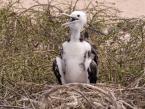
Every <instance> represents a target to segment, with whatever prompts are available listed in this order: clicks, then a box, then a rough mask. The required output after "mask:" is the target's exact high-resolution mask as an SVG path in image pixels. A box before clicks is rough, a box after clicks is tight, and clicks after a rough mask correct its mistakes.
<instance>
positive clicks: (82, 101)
mask: <svg viewBox="0 0 145 109" xmlns="http://www.w3.org/2000/svg"><path fill="white" fill-rule="evenodd" d="M9 90H11V92H12V93H13V94H12V93H11V94H10V93H9V94H10V95H11V96H10V97H5V100H4V99H3V100H1V102H0V108H1V109H144V108H145V87H134V88H131V87H130V88H125V87H121V86H119V85H112V84H105V83H98V84H96V85H89V84H78V83H73V84H66V85H38V84H37V85H36V84H27V85H26V84H21V85H20V84H19V85H18V84H17V86H16V87H15V89H13V90H12V89H9ZM12 105H13V106H12ZM14 105H15V106H14Z"/></svg>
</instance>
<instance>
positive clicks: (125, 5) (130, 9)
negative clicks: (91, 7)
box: [0, 0, 145, 17]
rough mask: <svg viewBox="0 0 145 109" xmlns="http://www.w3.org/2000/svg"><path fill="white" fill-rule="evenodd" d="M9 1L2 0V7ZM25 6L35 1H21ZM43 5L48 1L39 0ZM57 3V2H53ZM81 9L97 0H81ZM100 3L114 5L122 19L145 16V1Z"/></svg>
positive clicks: (0, 2) (130, 0) (108, 0)
mask: <svg viewBox="0 0 145 109" xmlns="http://www.w3.org/2000/svg"><path fill="white" fill-rule="evenodd" d="M7 1H9V0H0V5H2V4H3V3H4V2H7ZM21 1H22V3H23V6H24V7H26V8H28V7H30V6H32V5H33V4H34V1H33V0H21ZM39 1H40V2H41V3H47V2H48V0H39ZM53 1H56V0H53ZM57 1H58V2H60V3H61V2H65V3H67V2H71V1H73V2H74V1H76V0H57ZM79 1H80V2H79V7H81V8H82V7H84V6H85V5H86V4H87V2H89V1H95V0H79ZM98 1H100V2H105V3H106V4H107V3H110V2H111V3H113V5H112V6H114V7H116V8H118V9H119V10H121V11H122V12H121V13H120V14H119V15H120V16H122V17H141V16H145V0H98Z"/></svg>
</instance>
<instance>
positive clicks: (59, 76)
mask: <svg viewBox="0 0 145 109" xmlns="http://www.w3.org/2000/svg"><path fill="white" fill-rule="evenodd" d="M53 72H54V74H55V77H56V78H57V80H58V83H59V84H62V81H61V75H60V73H59V69H58V65H57V62H56V59H55V60H54V62H53Z"/></svg>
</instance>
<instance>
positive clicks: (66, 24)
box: [62, 13, 78, 27]
mask: <svg viewBox="0 0 145 109" xmlns="http://www.w3.org/2000/svg"><path fill="white" fill-rule="evenodd" d="M62 15H65V16H67V17H69V18H70V19H72V20H70V21H68V22H66V23H64V24H62V26H65V27H68V26H69V25H70V24H71V23H72V22H75V21H77V20H78V18H76V17H72V16H70V15H69V14H66V13H62Z"/></svg>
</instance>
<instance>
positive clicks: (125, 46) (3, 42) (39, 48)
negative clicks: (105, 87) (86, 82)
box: [0, 2, 145, 85]
mask: <svg viewBox="0 0 145 109" xmlns="http://www.w3.org/2000/svg"><path fill="white" fill-rule="evenodd" d="M15 4H19V2H18V3H17V2H14V3H13V2H11V3H9V4H7V5H5V6H3V7H1V8H0V72H1V73H0V84H3V85H14V84H15V83H18V82H34V83H48V84H51V83H56V80H55V77H54V74H53V72H52V68H51V67H52V61H53V60H54V58H55V57H56V56H57V55H58V54H59V47H60V46H61V44H62V42H63V41H65V40H66V39H67V38H68V36H69V33H68V29H67V28H64V27H62V26H61V25H62V23H65V22H66V20H67V18H66V17H64V16H61V13H63V12H66V13H68V14H69V13H70V12H72V11H73V10H76V6H75V5H72V4H67V6H66V5H65V11H63V10H62V9H61V8H59V7H57V6H55V5H52V4H51V3H49V4H40V3H38V4H37V5H34V6H32V7H30V8H29V9H22V10H19V12H18V11H16V9H15ZM76 4H77V2H76ZM62 5H63V4H62ZM85 11H87V14H88V25H87V26H86V28H85V31H87V32H88V33H89V36H90V40H91V41H92V42H93V43H94V44H95V45H96V47H97V52H98V56H99V82H113V83H120V84H122V85H128V84H130V82H132V81H133V80H134V79H135V78H136V77H138V76H140V75H141V74H142V73H143V66H144V60H145V28H144V27H145V21H144V19H143V18H140V19H138V18H132V19H127V18H120V17H118V16H117V15H116V13H117V12H118V10H117V9H114V8H112V7H109V6H106V5H104V4H101V3H100V4H99V3H97V4H96V5H94V6H93V7H89V5H88V7H86V9H85Z"/></svg>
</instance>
